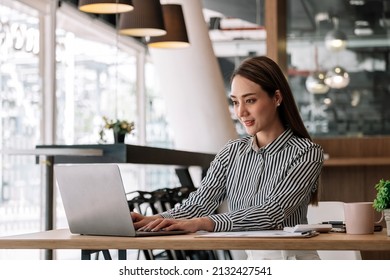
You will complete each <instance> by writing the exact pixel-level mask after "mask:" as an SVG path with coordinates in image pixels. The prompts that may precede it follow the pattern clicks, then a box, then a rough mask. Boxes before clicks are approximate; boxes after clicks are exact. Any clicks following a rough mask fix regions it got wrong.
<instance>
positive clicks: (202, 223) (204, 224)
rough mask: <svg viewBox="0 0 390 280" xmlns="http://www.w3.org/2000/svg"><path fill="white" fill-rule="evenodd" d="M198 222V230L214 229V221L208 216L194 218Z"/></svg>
mask: <svg viewBox="0 0 390 280" xmlns="http://www.w3.org/2000/svg"><path fill="white" fill-rule="evenodd" d="M196 219H197V220H198V223H199V226H198V227H199V229H198V230H205V231H213V230H214V221H213V220H211V219H210V218H209V217H201V218H196Z"/></svg>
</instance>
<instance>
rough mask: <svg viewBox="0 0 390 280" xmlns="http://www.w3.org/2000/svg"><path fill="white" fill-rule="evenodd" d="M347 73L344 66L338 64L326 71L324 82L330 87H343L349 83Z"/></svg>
mask: <svg viewBox="0 0 390 280" xmlns="http://www.w3.org/2000/svg"><path fill="white" fill-rule="evenodd" d="M349 81H350V79H349V74H348V72H347V71H345V69H344V68H342V67H340V66H336V67H334V68H333V69H332V70H330V71H328V72H327V73H326V77H325V80H324V82H325V84H327V85H328V86H329V87H331V88H337V89H340V88H345V87H346V86H348V84H349Z"/></svg>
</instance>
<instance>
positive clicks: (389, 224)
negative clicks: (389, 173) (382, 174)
mask: <svg viewBox="0 0 390 280" xmlns="http://www.w3.org/2000/svg"><path fill="white" fill-rule="evenodd" d="M375 189H376V191H377V193H376V198H375V199H374V203H373V207H374V209H375V210H376V211H378V212H383V216H384V218H385V221H386V228H387V235H388V236H390V180H384V179H381V180H379V182H378V184H376V185H375Z"/></svg>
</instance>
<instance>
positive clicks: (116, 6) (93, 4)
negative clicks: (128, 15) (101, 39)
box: [79, 0, 133, 14]
mask: <svg viewBox="0 0 390 280" xmlns="http://www.w3.org/2000/svg"><path fill="white" fill-rule="evenodd" d="M79 10H80V11H83V12H86V13H93V14H116V13H124V12H129V11H131V10H133V5H132V1H131V0H80V1H79Z"/></svg>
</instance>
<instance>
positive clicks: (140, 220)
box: [130, 212, 161, 230]
mask: <svg viewBox="0 0 390 280" xmlns="http://www.w3.org/2000/svg"><path fill="white" fill-rule="evenodd" d="M130 214H131V218H132V220H133V224H134V227H135V229H136V230H137V229H139V228H141V227H143V226H145V225H147V224H149V223H150V222H152V221H154V220H156V219H158V218H161V216H160V215H158V214H157V215H153V216H144V215H141V214H139V213H137V212H131V213H130Z"/></svg>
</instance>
